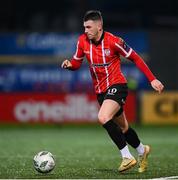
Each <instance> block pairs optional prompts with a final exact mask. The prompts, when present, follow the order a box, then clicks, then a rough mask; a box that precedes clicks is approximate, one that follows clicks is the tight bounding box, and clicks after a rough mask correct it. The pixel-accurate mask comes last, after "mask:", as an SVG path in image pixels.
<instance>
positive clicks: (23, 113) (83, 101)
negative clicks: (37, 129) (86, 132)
mask: <svg viewBox="0 0 178 180" xmlns="http://www.w3.org/2000/svg"><path fill="white" fill-rule="evenodd" d="M97 112H98V105H97V103H96V102H95V101H90V100H88V98H87V96H85V95H75V96H74V95H69V96H66V98H65V102H62V101H53V102H51V103H50V102H46V101H42V100H41V101H37V100H34V101H28V100H27V101H20V102H18V103H17V104H16V106H15V107H14V116H15V118H16V119H17V120H19V121H21V122H28V121H35V122H37V121H39V120H41V121H45V122H48V121H53V122H61V121H77V120H78V121H80V120H81V121H82V120H87V121H96V120H97Z"/></svg>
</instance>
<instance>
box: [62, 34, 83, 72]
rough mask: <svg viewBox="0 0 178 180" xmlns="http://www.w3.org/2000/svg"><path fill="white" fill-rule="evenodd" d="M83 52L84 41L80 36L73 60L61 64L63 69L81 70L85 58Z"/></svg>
mask: <svg viewBox="0 0 178 180" xmlns="http://www.w3.org/2000/svg"><path fill="white" fill-rule="evenodd" d="M84 55H85V54H84V52H83V41H82V37H81V36H80V37H79V39H78V42H77V47H76V52H75V54H74V56H73V58H72V59H71V60H67V59H66V60H64V61H63V62H62V64H61V67H62V68H64V69H69V70H77V69H79V68H80V66H81V65H82V62H83V58H84Z"/></svg>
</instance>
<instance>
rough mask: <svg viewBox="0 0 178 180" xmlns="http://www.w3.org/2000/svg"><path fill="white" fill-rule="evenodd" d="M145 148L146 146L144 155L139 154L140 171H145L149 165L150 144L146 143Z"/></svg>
mask: <svg viewBox="0 0 178 180" xmlns="http://www.w3.org/2000/svg"><path fill="white" fill-rule="evenodd" d="M144 148H145V152H144V153H143V155H139V156H138V165H139V168H138V172H140V173H142V172H144V171H145V170H146V169H147V167H148V160H147V159H148V155H149V153H150V146H148V145H144Z"/></svg>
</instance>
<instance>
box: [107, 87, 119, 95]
mask: <svg viewBox="0 0 178 180" xmlns="http://www.w3.org/2000/svg"><path fill="white" fill-rule="evenodd" d="M116 92H117V89H116V88H112V89H108V93H107V94H108V95H115V93H116Z"/></svg>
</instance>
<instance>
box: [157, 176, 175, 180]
mask: <svg viewBox="0 0 178 180" xmlns="http://www.w3.org/2000/svg"><path fill="white" fill-rule="evenodd" d="M160 179H162V180H164V179H178V176H169V177H160V178H153V180H160Z"/></svg>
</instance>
